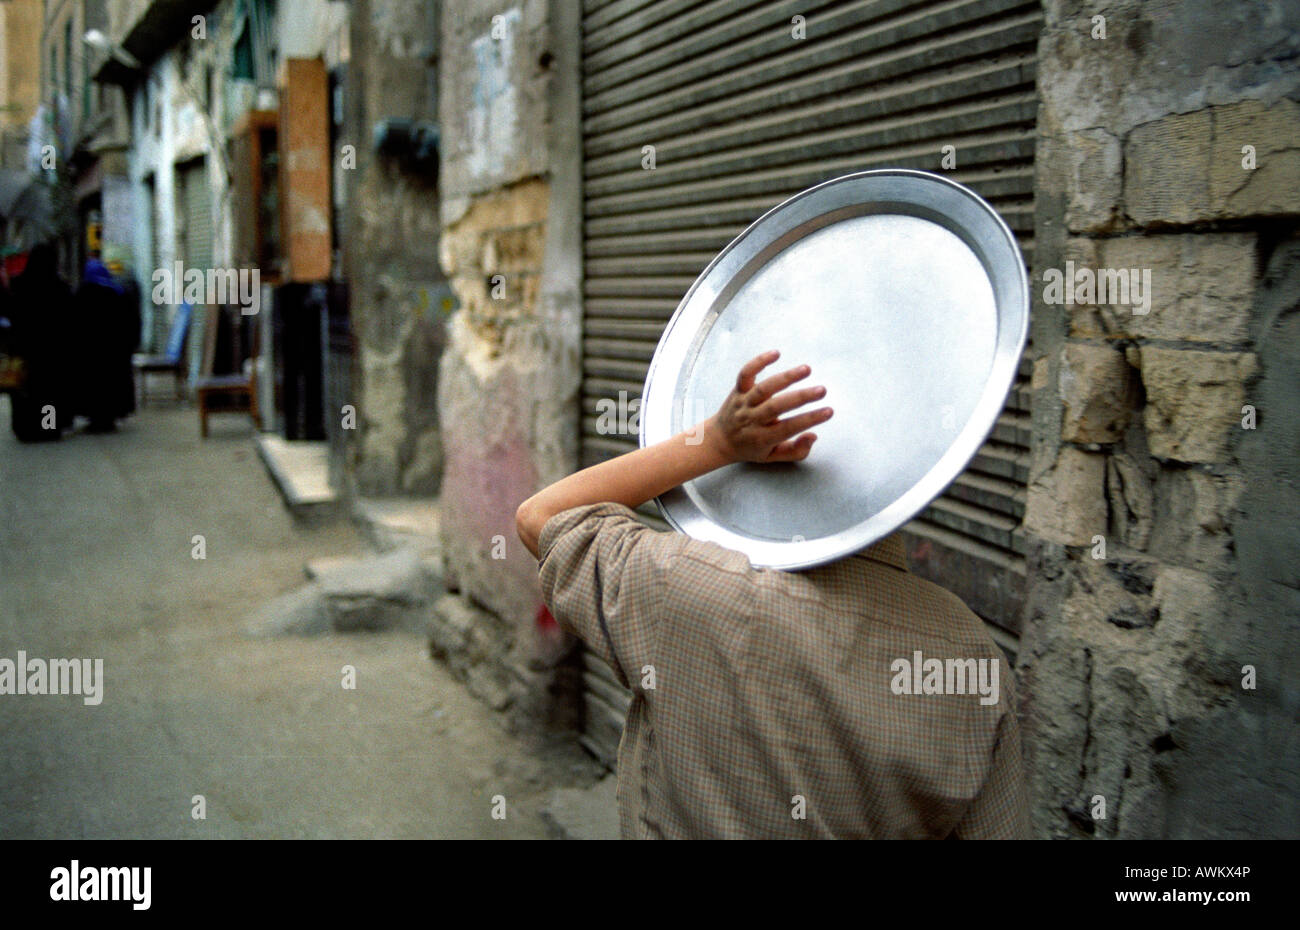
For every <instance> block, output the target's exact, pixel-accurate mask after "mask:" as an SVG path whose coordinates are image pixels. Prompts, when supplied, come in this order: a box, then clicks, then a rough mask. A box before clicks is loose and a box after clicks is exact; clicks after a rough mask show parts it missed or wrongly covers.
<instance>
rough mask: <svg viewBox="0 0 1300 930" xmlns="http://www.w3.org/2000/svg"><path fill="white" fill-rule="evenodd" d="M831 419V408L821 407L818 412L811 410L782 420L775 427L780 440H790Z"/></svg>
mask: <svg viewBox="0 0 1300 930" xmlns="http://www.w3.org/2000/svg"><path fill="white" fill-rule="evenodd" d="M830 418H831V408H830V407H819V408H818V409H816V410H810V411H808V412H807V413H801V414H799V415H798V416H795V417H789V418H787V419H784V420H781V421H780V422H779V423H777V424H776V425H775V426H774V427H772V428H773V429H774V430H775V431H776V436H777V438H778V439H789V438H790V437H791V436H794V435H796V434H797V433H802V432H803V431H804V430H806V429H810V428H812V427H814V426H816V425H817V424H818V423H825V422H826V421H827V420H829V419H830Z"/></svg>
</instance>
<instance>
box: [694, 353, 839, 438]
mask: <svg viewBox="0 0 1300 930" xmlns="http://www.w3.org/2000/svg"><path fill="white" fill-rule="evenodd" d="M780 354H781V353H779V352H777V351H776V350H772V351H770V352H764V353H763V354H762V355H760V356H758V357H757V358H754V359H752V360H751V361H749V362H748V363H746V365H745V366H744V367H743V368H741V369H740V374H739V375H737V376H736V386H735V388H734V389H733V390H732V392H731V394H730V395H728V396H727V399H726V400H725V401H723V403H722V407H721V409H719V410H718V412H717V413H715V414H714V415H713V416H711V417H710V418H709V419H707V420H705V421H704V423H702V424H700V427H699V430H700V435H701V438H702V440H703V442H705V443H709V444H711V445H712V447H713V448H714V450H715V451H716V452H717V453H718V454H719V455H721V456H722V457H724V458H725V459H726V460H727V461H729V462H798V461H801V460H803V459H806V458H807V457H808V453H809V452H810V451H811V450H812V444H813V442H815V441H816V439H817V436H816V435H815V434H814V433H809V432H805V430H808V429H810V428H811V427H813V426H815V425H816V424H818V423H824V422H825V421H827V420H829V419H830V418H831V408H830V407H820V408H818V409H817V410H810V411H808V412H807V413H801V414H798V415H797V416H793V417H787V418H786V419H784V420H782V419H781V416H782V415H783V414H786V413H789V412H790V411H792V410H796V409H798V408H799V407H802V406H804V405H805V404H809V403H812V402H813V401H815V400H820V399H821V398H823V397H825V396H826V388H824V387H809V388H800V389H799V390H796V391H787V390H786V388H788V387H790V385H792V384H794V383H796V382H798V381H802V380H803V379H804V378H806V377H808V375H809V373H810V371H811V369H809V367H808V366H807V365H800V366H799V367H797V368H791V369H790V370H788V371H783V372H781V373H780V374H778V375H772V376H771V377H769V378H766V379H764V380H763V381H756V379H757V378H758V374H759V372H761V371H762V370H763V369H764V368H766V367H767V366H768V365H770V364H772V363H773V362H774V361H776V360H777V358H778V357H779V356H780ZM783 391H784V393H782V392H783ZM801 433H802V435H799V434H801ZM795 437H797V438H795Z"/></svg>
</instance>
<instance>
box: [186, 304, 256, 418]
mask: <svg viewBox="0 0 1300 930" xmlns="http://www.w3.org/2000/svg"><path fill="white" fill-rule="evenodd" d="M224 312H225V308H222V307H208V308H207V312H206V313H205V314H204V327H203V332H204V338H203V375H202V376H201V377H200V378H199V379H198V380H197V381H195V382H194V391H195V394H196V397H197V399H198V406H199V435H200V436H201V437H202V438H204V439H207V438H208V414H209V413H244V412H247V413H248V414H249V415H250V416H251V417H252V418H253V426H254V427H256V428H258V429H260V428H261V425H262V417H261V413H260V411H259V410H258V406H257V327H253V351H252V353H251V354H250V356H249V357H248V359H247V360H246V361H245V362H244V364H243V366H242V370H241V371H240V372H238V373H236V374H230V375H214V374H213V373H212V371H213V368H214V367H215V366H214V362H215V360H216V354H217V330H218V327H219V325H220V317H221V315H222V313H224ZM216 397H222V398H227V399H230V400H234V401H237V402H238V405H232V406H226V405H224V404H223V405H222V406H221V407H214V406H212V400H213V398H216Z"/></svg>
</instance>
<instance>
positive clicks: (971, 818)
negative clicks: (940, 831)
mask: <svg viewBox="0 0 1300 930" xmlns="http://www.w3.org/2000/svg"><path fill="white" fill-rule="evenodd" d="M955 838H956V839H961V840H1027V839H1029V838H1030V834H1029V798H1028V795H1027V792H1026V789H1025V772H1024V764H1023V761H1022V758H1021V749H1020V720H1019V718H1018V717H1017V716H1016V712H1015V710H1013V709H1010V708H1009V709H1007V710H1006V711H1005V712H1004V713H1003V714H1002V719H1001V720H999V721H998V729H997V741H996V742H995V743H994V746H993V762H992V765H990V766H989V775H988V779H987V780H986V781H985V783H984V788H983V789H982V790H981V791H980V793H979V796H978V797H976V798H975V800H974V801H973V802H972V803H971V805H970V807H968V808H967V809H966V813H965V815H964V816H963V817H962V820H961V823H959V824H958V825H957V829H956V831H955Z"/></svg>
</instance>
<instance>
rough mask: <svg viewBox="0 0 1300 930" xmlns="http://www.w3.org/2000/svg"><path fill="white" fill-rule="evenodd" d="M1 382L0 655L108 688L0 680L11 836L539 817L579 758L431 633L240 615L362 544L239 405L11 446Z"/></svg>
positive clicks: (356, 827) (442, 832) (509, 833)
mask: <svg viewBox="0 0 1300 930" xmlns="http://www.w3.org/2000/svg"><path fill="white" fill-rule="evenodd" d="M7 400H8V399H7V398H0V659H3V658H9V659H11V660H16V659H17V653H18V651H19V650H23V651H25V652H26V654H27V655H28V656H29V657H41V658H45V659H50V658H56V657H57V658H98V659H103V667H104V679H105V683H104V691H103V702H102V704H100V705H98V706H87V705H86V704H84V703H83V700H82V699H81V698H80V697H78V696H72V695H30V694H26V695H16V694H4V695H0V837H3V838H13V837H50V838H80V837H86V838H101V837H349V838H352V837H357V838H360V837H540V836H544V835H545V832H546V831H545V828H544V825H543V823H542V821H541V819H540V816H539V814H538V810H539V807H540V806H541V804H542V802H543V801H544V800H545V797H546V795H547V793H548V792H549V791H550V789H551V788H553V787H555V786H556V785H557V784H558V783H561V781H562V779H563V774H564V772H569V771H571V770H572V771H574V772H578V771H580V770H581V766H580V765H578V764H577V763H573V764H570V763H569V761H568V760H567V759H566V760H564V762H563V763H559V762H556V761H554V759H552V761H551V762H549V763H547V764H546V765H543V763H542V762H540V761H538V760H539V759H540V758H541V757H540V756H539V755H538V754H537V753H534V752H532V751H530V750H529V749H528V748H527V747H525V746H523V745H521V743H520V742H519V741H518V740H515V739H512V738H510V737H508V736H507V735H505V733H504V731H503V730H502V729H501V727H500V725H499V724H498V723H497V722H496V720H495V719H494V717H493V715H492V713H491V712H490V711H489V710H488V709H487V708H486V707H484V706H483V705H481V704H479V703H477V702H475V701H474V700H473V699H472V698H470V697H469V696H468V695H467V694H466V693H465V691H464V690H463V688H462V686H461V685H459V684H458V683H456V682H455V681H453V680H452V679H451V678H450V677H449V676H448V675H447V673H446V672H445V671H444V670H443V669H442V668H441V667H440V666H437V665H436V664H435V663H434V662H432V661H431V660H430V659H429V658H428V653H427V644H426V642H425V641H424V639H423V638H422V637H420V636H416V635H413V634H410V633H397V632H393V633H384V634H352V635H343V634H334V635H330V636H323V637H315V638H304V637H288V638H276V639H252V638H249V637H248V636H246V635H245V634H244V633H243V632H242V628H243V624H244V622H245V621H246V619H247V618H248V616H249V615H250V613H251V612H252V611H253V610H254V609H255V608H256V607H257V606H259V605H261V604H263V603H264V602H266V601H267V600H269V599H270V598H272V597H274V596H276V595H278V594H281V593H284V592H286V591H289V590H292V589H293V588H294V587H296V586H297V585H299V584H301V583H302V582H303V580H304V579H303V572H302V569H303V564H304V562H305V561H306V560H307V559H309V558H315V557H320V556H331V555H346V554H350V553H357V552H361V551H364V550H365V545H364V543H363V542H362V540H361V539H360V537H359V535H358V534H357V532H356V531H355V530H354V528H353V527H352V526H351V525H350V524H348V523H346V522H340V523H336V524H334V525H332V526H318V527H302V526H297V525H295V523H294V521H293V519H292V518H291V517H290V515H289V514H288V513H287V512H286V510H285V509H284V508H283V506H282V505H281V503H280V500H279V498H278V496H277V494H276V492H275V490H274V489H273V487H272V485H271V483H270V481H269V480H268V478H267V476H266V473H265V470H264V469H263V466H262V464H261V463H260V461H258V459H257V457H256V455H255V453H254V452H253V448H252V442H251V428H250V427H249V426H248V425H247V423H246V421H245V420H243V419H242V418H239V417H230V416H226V417H218V418H215V419H214V420H213V434H212V438H211V439H209V440H207V441H206V442H200V441H199V440H198V438H197V437H198V424H197V417H196V415H195V413H194V412H193V410H192V409H189V408H179V409H177V408H156V407H150V408H147V409H146V410H145V411H144V412H143V413H142V414H138V415H137V416H136V417H135V418H134V419H132V420H130V421H128V422H127V424H126V425H125V427H124V428H123V429H122V430H120V431H119V432H118V433H116V434H110V435H89V434H86V433H77V434H75V435H72V436H69V437H66V438H65V439H64V440H63V441H62V442H57V443H49V444H38V445H27V446H24V445H20V444H19V443H18V442H17V441H16V440H15V439H14V438H13V436H12V434H11V433H10V430H9V422H8V418H9V405H8V402H7ZM196 535H202V536H203V537H204V539H205V542H206V550H207V552H206V555H207V558H206V559H204V560H197V559H195V558H193V557H192V551H193V542H192V540H193V537H194V536H196ZM345 665H352V666H354V667H355V668H356V670H357V671H356V679H357V681H356V684H357V686H356V689H355V690H345V689H344V688H343V687H342V683H341V682H342V676H341V670H342V668H343V666H345ZM557 768H558V769H563V771H562V772H561V774H560V775H559V776H557V775H556V771H557ZM576 780H577V779H575V781H576ZM195 795H202V796H203V797H204V799H205V801H206V819H205V820H196V819H194V818H193V817H192V812H193V809H194V805H193V802H192V799H193V798H194V796H195ZM495 795H504V796H505V798H506V813H507V816H506V818H505V819H504V820H495V819H493V818H492V816H491V813H492V798H493V796H495Z"/></svg>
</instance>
